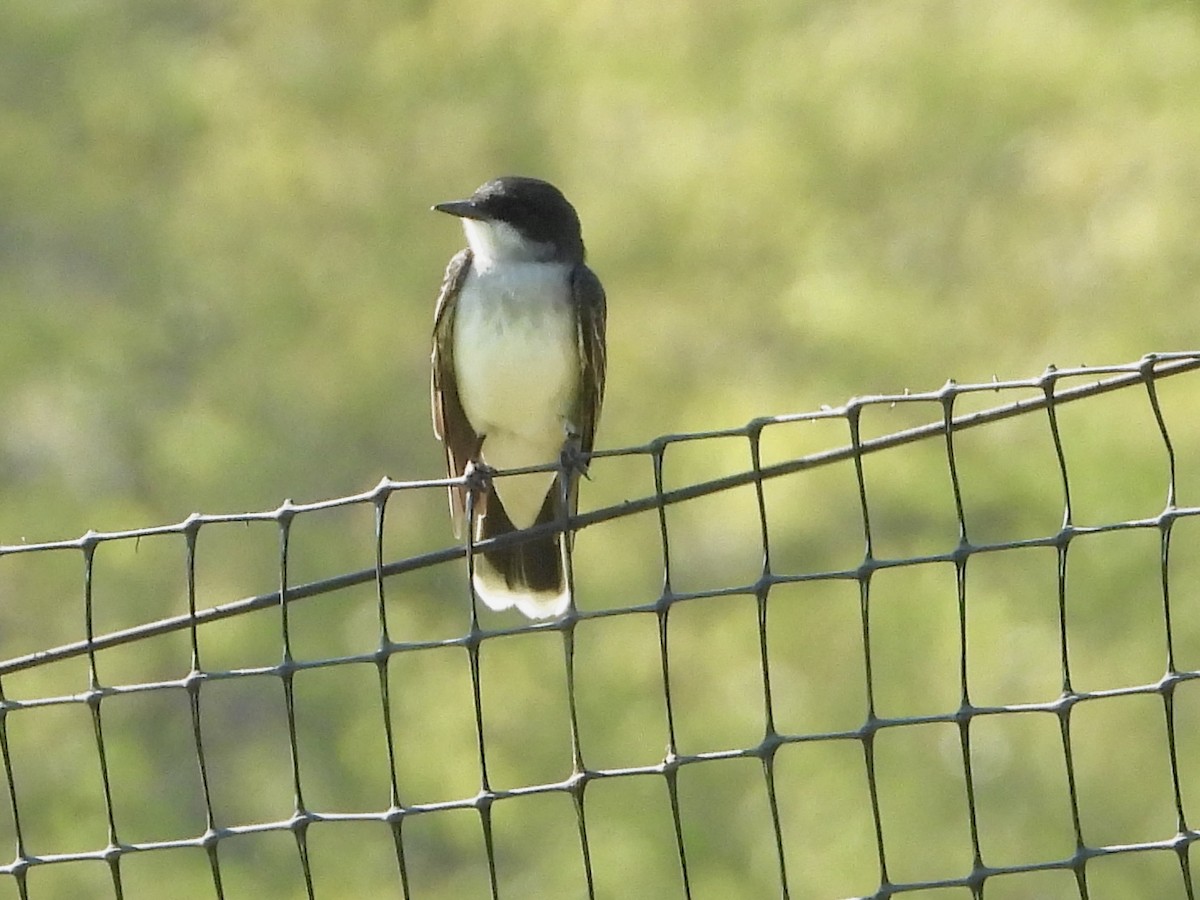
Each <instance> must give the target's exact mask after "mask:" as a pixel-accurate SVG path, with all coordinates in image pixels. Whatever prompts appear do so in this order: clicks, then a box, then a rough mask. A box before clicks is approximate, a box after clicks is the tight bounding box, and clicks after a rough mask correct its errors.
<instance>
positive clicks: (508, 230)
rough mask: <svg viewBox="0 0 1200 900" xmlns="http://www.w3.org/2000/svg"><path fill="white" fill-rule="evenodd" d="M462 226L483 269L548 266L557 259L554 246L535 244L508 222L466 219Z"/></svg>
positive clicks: (477, 262)
mask: <svg viewBox="0 0 1200 900" xmlns="http://www.w3.org/2000/svg"><path fill="white" fill-rule="evenodd" d="M462 225H463V231H464V232H466V235H467V244H468V245H469V246H470V248H471V252H472V253H473V254H474V255H475V262H476V264H477V265H479V266H480V267H481V268H487V267H488V266H490V265H492V264H494V263H498V262H546V261H549V260H550V259H552V258H553V256H554V247H553V245H551V244H542V243H539V242H538V241H531V240H529V238H527V237H525V236H524V235H522V234H521V232H519V231H517V229H515V228H513V227H512V226H511V225H509V224H508V223H506V222H489V221H484V220H482V219H463V220H462Z"/></svg>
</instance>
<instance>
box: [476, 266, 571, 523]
mask: <svg viewBox="0 0 1200 900" xmlns="http://www.w3.org/2000/svg"><path fill="white" fill-rule="evenodd" d="M568 273H569V269H568V268H567V267H566V266H563V265H559V264H550V263H535V262H519V263H518V262H506V263H503V264H499V265H492V266H487V267H482V268H476V267H474V266H473V267H472V270H471V273H470V274H469V275H468V276H467V280H466V283H465V284H464V285H463V287H462V291H461V293H460V294H459V297H458V303H457V309H456V312H455V318H454V366H455V373H456V376H457V379H458V394H459V399H460V400H461V401H462V405H463V411H464V412H465V413H466V414H467V419H468V420H469V421H470V423H471V427H472V428H474V429H475V431H476V432H477V433H480V434H482V435H484V443H483V458H484V461H485V462H486V463H487V464H488V465H490V466H493V467H495V468H498V469H508V468H516V467H520V466H529V465H538V464H541V463H549V462H554V461H555V460H556V459H557V458H558V455H559V452H560V450H561V449H562V443H563V440H564V438H565V436H566V431H567V427H568V426H567V420H568V418H569V417H570V414H571V407H572V405H573V403H574V400H575V395H576V392H577V390H578V380H579V360H578V348H577V345H576V340H577V339H576V334H575V317H574V313H573V310H572V308H571V305H570V300H569V293H568V292H569V290H570V287H569V284H568ZM524 480H528V481H531V482H533V481H536V482H538V483H539V485H541V483H542V482H544V481H547V480H553V475H548V476H546V477H545V478H543V477H542V476H534V477H532V478H529V479H524V478H517V479H505V480H504V483H503V484H501V485H500V486H499V487H500V491H501V494H502V496H503V495H504V494H506V493H509V494H511V493H513V491H512V490H511V489H510V490H505V488H507V487H511V488H516V487H517V484H516V483H517V482H521V481H524ZM529 488H530V492H529V494H530V495H529V498H528V502H527V503H526V502H523V500H522V499H521V498H518V497H515V496H514V497H512V500H511V501H510V499H509V498H507V497H506V498H505V506H506V507H508V508H509V514H510V516H512V518H513V522H514V524H516V525H518V527H521V526H522V525H523V524H527V523H523V522H521V521H518V519H528V520H529V522H532V520H533V518H534V517H536V515H537V509H538V508H539V507H540V506H541V499H542V498H543V497H544V496H545V492H546V488H545V486H544V485H543V486H540V487H539V486H535V485H534V484H530V485H529ZM517 493H521V494H523V493H525V492H524V491H523V490H519V491H517ZM512 501H516V502H512ZM514 506H516V507H532V509H527V508H513V507H514Z"/></svg>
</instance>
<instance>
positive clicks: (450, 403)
mask: <svg viewBox="0 0 1200 900" xmlns="http://www.w3.org/2000/svg"><path fill="white" fill-rule="evenodd" d="M433 208H434V209H435V210H437V211H438V212H444V213H449V214H450V215H452V216H457V217H458V218H459V219H461V220H462V225H463V230H464V231H465V232H466V236H467V247H466V249H464V250H461V251H459V252H458V253H457V254H456V255H455V256H454V258H453V259H451V260H450V265H449V266H448V267H447V268H446V276H445V279H444V281H443V282H442V290H441V294H440V295H439V296H438V301H437V310H436V312H435V313H434V325H433V384H432V395H433V430H434V433H435V434H436V435H437V436H438V439H439V440H441V442H442V444H443V446H444V448H445V451H446V468H447V470H448V472H449V474H450V477H452V478H457V477H459V476H461V475H463V474H464V473H465V472H467V471H470V470H472V469H475V468H480V469H482V470H483V471H485V472H486V471H487V470H491V469H514V468H522V467H525V466H536V465H542V464H546V463H552V462H556V461H558V460H560V459H562V460H563V461H564V463H565V470H566V471H568V472H569V475H568V479H569V480H568V485H567V491H566V495H567V497H568V501H567V502H568V507H569V509H567V510H566V512H568V513H573V512H574V510H575V502H576V497H577V495H578V489H579V475H580V474H581V473H582V472H583V471H585V469H586V463H585V462H584V461H582V460H580V459H579V457H578V455H577V451H582V452H584V453H587V452H589V451H591V449H592V440H593V437H594V436H595V433H596V420H597V419H598V418H599V416H600V404H601V401H602V400H603V398H604V365H605V343H604V323H605V298H604V288H603V287H601V285H600V280H599V279H598V278H597V277H596V275H595V273H593V272H592V270H591V269H589V268H588V267H587V266H586V265H584V249H583V237H582V234H581V232H580V227H579V216H578V215H577V214H576V212H575V208H574V207H573V206H571V204H570V203H568V202H567V199H566V197H564V196H563V195H562V193H561V192H560V191H559V190H558V188H556V187H554V186H553V185H552V184H549V183H547V182H545V181H540V180H538V179H536V178H523V177H515V176H506V177H504V178H497V179H495V180H493V181H489V182H487V184H484V185H482V186H481V187H480V188H479V189H478V190H477V191H475V193H474V194H472V195H471V196H470V197H469V198H468V199H466V200H454V201H451V202H449V203H439V204H438V205H437V206H435V207H433ZM560 500H561V492H560V491H559V489H558V486H557V484H556V475H555V473H554V472H535V473H526V474H522V475H513V476H507V477H500V478H496V479H494V480H493V481H492V482H491V488H490V490H489V491H488V492H486V493H482V494H481V495H480V496H478V497H477V499H476V502H475V507H474V508H475V520H474V521H473V522H472V523H470V527H471V528H472V533H473V535H474V539H475V540H476V541H482V540H486V539H488V538H492V537H497V536H499V535H502V534H507V533H508V532H510V531H514V530H517V529H521V528H529V527H531V526H533V525H540V524H542V523H545V522H552V521H554V520H555V519H556V518H557V517H558V516H559V515H560V514H561V513H562V512H563V510H562V509H561V506H560ZM465 509H466V489H464V488H451V489H450V514H451V519H452V520H453V523H454V532H455V534H456V535H458V534H461V530H462V519H463V515H464V513H465ZM568 543H569V539H568V538H567V537H566V536H565V535H563V534H557V535H550V536H548V537H544V538H540V539H537V540H533V541H527V542H525V543H520V544H514V545H512V546H509V547H505V548H503V549H499V550H489V551H487V552H486V553H484V554H482V555H481V556H476V557H475V578H474V584H475V590H476V591H477V592H478V593H479V596H480V598H481V599H482V600H483V602H484V603H486V604H487V605H488V606H489V607H491V608H492V609H496V610H501V609H508V608H509V607H511V606H515V607H516V608H517V609H519V610H520V611H521V612H523V613H524V614H525V615H526V616H529V617H530V618H533V619H545V618H550V617H552V616H558V615H561V614H562V613H563V612H564V611H565V610H566V608H567V605H568V604H569V603H570V599H571V598H570V595H569V593H568V590H567V581H566V575H565V554H566V552H567V546H568Z"/></svg>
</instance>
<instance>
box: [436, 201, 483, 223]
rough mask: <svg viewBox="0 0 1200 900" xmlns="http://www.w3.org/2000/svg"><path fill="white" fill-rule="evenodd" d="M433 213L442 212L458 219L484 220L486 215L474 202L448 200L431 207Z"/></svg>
mask: <svg viewBox="0 0 1200 900" xmlns="http://www.w3.org/2000/svg"><path fill="white" fill-rule="evenodd" d="M432 209H433V211H434V212H444V213H448V214H449V215H452V216H457V217H458V218H460V219H486V218H487V215H486V214H485V213H484V212H483V210H481V209H480V208H479V207H478V206H476V204H475V201H474V200H449V201H447V202H445V203H439V204H437V205H436V206H434V207H432Z"/></svg>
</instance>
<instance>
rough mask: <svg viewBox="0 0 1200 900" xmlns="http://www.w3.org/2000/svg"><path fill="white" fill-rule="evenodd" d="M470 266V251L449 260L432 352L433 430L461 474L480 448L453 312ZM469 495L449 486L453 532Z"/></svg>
mask: <svg viewBox="0 0 1200 900" xmlns="http://www.w3.org/2000/svg"><path fill="white" fill-rule="evenodd" d="M470 269H471V251H470V250H469V249H468V250H461V251H459V252H458V253H457V254H455V256H454V258H453V259H451V260H450V264H449V265H448V266H447V267H446V276H445V278H444V279H442V290H441V293H440V294H438V300H437V308H436V309H435V311H434V314H433V354H432V358H431V362H432V366H431V370H432V377H431V379H430V401H431V405H432V408H433V433H434V434H435V435H437V438H438V440H440V441H441V442H442V447H443V449H444V450H445V451H446V472H447V474H448V475H449V476H450V477H451V478H459V477H461V476H462V474H463V472H464V471H466V468H467V463H469V462H471V461H472V460H473V459H474V458H475V456H476V454H477V453H478V452H479V435H477V434H476V433H475V430H474V429H473V428H472V427H471V423H470V422H468V421H467V414H466V413H465V412H463V408H462V403H461V401H460V400H459V398H458V380H457V378H456V377H455V374H454V313H455V311H456V306H457V301H458V294H459V291H461V290H462V286H463V282H464V281H466V278H467V273H468V272H469V271H470ZM465 510H466V498H465V494H464V492H463V490H462V488H455V487H452V488H450V518H451V520H452V522H453V524H454V535H455V537H458V536H460V535H461V534H462V519H463V515H464V514H465Z"/></svg>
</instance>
